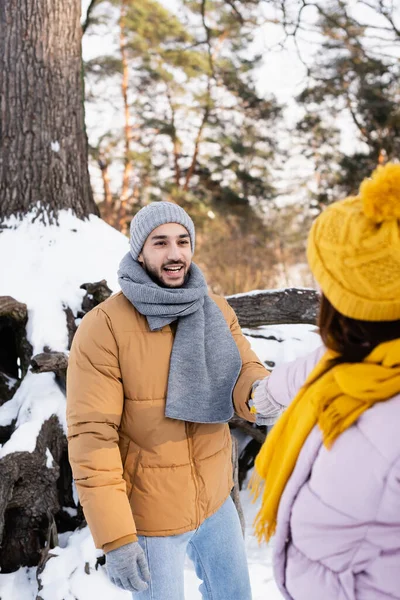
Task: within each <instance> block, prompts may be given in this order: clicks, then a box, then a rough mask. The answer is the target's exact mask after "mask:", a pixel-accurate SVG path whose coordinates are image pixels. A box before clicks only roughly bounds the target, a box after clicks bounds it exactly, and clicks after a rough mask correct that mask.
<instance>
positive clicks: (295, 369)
mask: <svg viewBox="0 0 400 600" xmlns="http://www.w3.org/2000/svg"><path fill="white" fill-rule="evenodd" d="M325 352H326V348H325V346H323V345H322V346H319V347H318V348H317V349H316V350H313V351H312V352H310V353H309V354H306V355H305V356H301V357H300V358H296V360H293V361H291V362H287V363H282V364H281V365H278V366H277V367H275V369H274V370H273V371H272V373H271V375H270V376H269V377H268V380H267V382H266V387H267V393H268V395H269V396H270V397H272V399H273V400H274V401H275V402H276V403H277V404H280V405H281V406H282V407H286V406H289V404H290V403H291V401H292V400H293V398H294V397H295V396H296V395H297V393H298V391H299V390H300V388H301V387H302V385H303V384H304V383H305V381H306V379H307V377H308V376H309V374H310V373H311V371H312V370H313V369H314V367H315V366H316V365H317V363H318V362H319V361H320V360H321V358H322V357H323V355H324V354H325Z"/></svg>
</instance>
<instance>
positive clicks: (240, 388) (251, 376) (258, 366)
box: [226, 303, 269, 423]
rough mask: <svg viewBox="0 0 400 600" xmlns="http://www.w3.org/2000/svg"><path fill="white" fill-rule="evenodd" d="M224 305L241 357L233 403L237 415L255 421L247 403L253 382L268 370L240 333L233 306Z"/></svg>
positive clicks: (266, 373)
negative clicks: (240, 367)
mask: <svg viewBox="0 0 400 600" xmlns="http://www.w3.org/2000/svg"><path fill="white" fill-rule="evenodd" d="M226 307H227V308H226V310H227V311H228V317H229V321H228V322H229V324H230V330H231V333H232V336H233V339H234V340H235V342H236V345H237V347H238V349H239V352H240V356H241V359H242V370H241V371H240V374H239V377H238V380H237V382H236V385H235V389H234V390H233V403H234V406H235V411H236V413H237V414H238V415H239V417H242V418H243V419H246V421H251V422H252V423H255V421H256V416H255V415H253V414H252V413H251V412H250V410H249V407H248V404H247V403H248V401H249V399H250V395H251V391H252V387H253V384H254V383H255V382H256V381H258V380H259V379H263V378H264V377H266V376H267V375H268V374H269V371H267V369H266V368H265V367H264V366H263V364H262V363H261V361H260V360H259V359H258V357H257V355H256V354H255V352H253V350H252V349H251V346H250V343H249V342H248V340H247V339H246V338H245V336H244V335H243V333H242V330H241V328H240V325H239V322H238V319H237V316H236V314H235V311H234V310H233V308H232V307H231V306H230V305H229V304H228V303H226Z"/></svg>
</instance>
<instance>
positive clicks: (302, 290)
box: [227, 287, 315, 299]
mask: <svg viewBox="0 0 400 600" xmlns="http://www.w3.org/2000/svg"><path fill="white" fill-rule="evenodd" d="M285 291H286V288H282V289H279V288H277V289H273V290H252V291H251V292H242V293H240V294H233V295H232V296H227V298H228V299H229V298H242V297H243V296H259V295H260V294H262V295H264V296H265V295H266V294H276V293H279V292H285ZM296 292H297V293H298V294H299V295H301V294H305V293H306V292H315V289H313V288H297V287H296Z"/></svg>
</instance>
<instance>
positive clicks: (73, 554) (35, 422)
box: [0, 211, 320, 600]
mask: <svg viewBox="0 0 400 600" xmlns="http://www.w3.org/2000/svg"><path fill="white" fill-rule="evenodd" d="M7 225H8V227H7V228H5V229H3V230H2V232H1V233H0V257H2V259H1V261H0V296H3V295H4V296H6V295H7V296H12V297H14V298H15V299H16V300H18V301H20V302H23V303H25V304H27V306H28V315H29V320H28V326H27V331H28V339H29V341H30V342H31V344H32V346H33V352H34V354H36V353H39V352H42V351H43V347H44V346H48V347H49V348H51V349H52V350H56V351H61V352H66V351H67V342H68V339H67V338H68V336H67V328H66V320H65V314H64V308H65V307H67V306H68V307H70V308H71V309H72V310H73V312H74V313H75V314H76V313H77V311H78V310H79V309H80V306H81V302H82V298H83V296H84V294H85V292H84V290H81V289H80V285H81V284H82V283H86V282H94V281H99V280H101V279H106V280H107V283H108V285H109V287H110V288H111V289H112V290H113V291H116V290H118V282H117V275H116V273H117V268H118V265H119V262H120V260H121V258H122V256H123V255H124V254H125V253H126V252H127V251H128V242H127V239H126V238H125V237H124V236H123V235H121V234H120V233H118V232H117V231H115V230H114V229H112V228H111V227H109V226H108V225H107V224H106V223H104V222H103V221H102V220H101V219H99V218H97V217H94V216H92V217H91V218H90V219H88V220H86V221H81V220H79V219H77V218H76V217H74V216H73V215H72V214H71V213H70V212H68V211H63V212H61V213H60V215H59V225H58V226H56V225H51V226H50V225H45V224H43V223H41V222H39V221H36V220H35V221H33V215H31V216H28V217H27V218H25V219H24V221H22V222H18V221H16V220H13V219H12V220H10V221H9V222H8V223H7ZM245 334H246V335H247V336H248V339H249V340H250V342H251V344H252V346H253V348H254V350H255V352H256V353H257V354H258V356H259V357H260V359H261V360H263V361H265V362H266V364H267V365H270V364H271V363H274V364H279V363H280V362H284V361H288V360H293V359H294V358H296V357H297V356H300V355H302V354H305V353H306V352H308V351H311V350H312V349H314V348H315V347H316V346H318V345H319V343H320V341H319V337H318V335H317V334H316V332H315V328H314V327H312V326H308V325H295V326H294V325H290V326H283V325H279V326H276V327H275V326H273V327H272V326H270V327H262V328H259V329H257V332H256V335H257V337H254V334H255V332H254V331H251V330H245ZM259 336H261V337H259ZM271 338H272V339H271ZM51 414H56V415H57V416H58V418H59V419H60V422H61V423H62V424H63V426H64V427H65V416H64V414H65V398H64V396H63V394H62V392H61V391H60V389H59V387H58V385H57V384H56V383H55V380H54V376H53V375H52V374H49V373H44V374H39V375H34V374H32V373H28V374H27V376H26V377H25V379H24V381H23V382H22V384H21V386H20V387H19V389H18V391H17V392H16V394H15V395H14V397H13V399H12V400H10V401H9V402H6V403H5V404H4V405H3V406H2V407H0V426H2V425H3V426H4V425H8V424H10V423H11V422H12V421H13V420H14V419H17V425H18V428H17V429H16V431H15V432H14V433H13V435H12V436H11V438H10V440H9V441H7V442H6V443H5V444H4V445H3V446H1V445H0V458H1V457H2V456H4V455H5V454H8V453H9V452H15V451H16V450H25V451H32V450H33V449H34V448H35V444H36V438H37V435H38V433H39V431H40V427H41V425H42V423H43V421H44V420H46V419H47V418H48V417H49V416H50V415H51ZM241 497H242V503H243V507H244V512H245V516H246V522H247V531H246V546H247V554H248V560H249V566H250V576H251V582H252V588H253V600H265V599H267V598H268V600H275V599H278V598H281V596H280V594H279V592H278V590H277V588H276V586H275V583H274V581H273V577H272V569H271V548H270V547H269V546H266V545H262V546H259V545H258V543H257V541H256V539H255V538H254V536H253V533H252V522H253V520H254V517H255V514H256V511H257V504H256V505H254V504H252V503H251V500H250V497H249V492H248V491H247V489H244V490H243V491H242V492H241ZM51 553H52V554H53V555H54V557H53V558H51V559H50V560H49V561H48V563H47V565H46V568H45V570H44V572H43V573H42V575H41V584H42V586H43V587H42V589H41V590H40V597H41V598H42V599H43V600H93V599H95V600H123V599H124V598H125V599H126V600H127V599H128V598H131V595H130V594H129V592H123V591H121V590H118V589H117V588H115V587H114V586H112V585H111V583H109V581H108V579H107V576H106V573H105V571H104V568H103V567H97V568H96V563H97V558H98V557H99V556H101V552H100V551H98V550H96V549H95V547H94V545H93V541H92V538H91V536H90V533H89V531H88V529H87V528H85V529H82V530H79V531H76V532H71V533H66V534H62V535H61V536H60V547H58V548H55V549H54V550H52V551H51ZM198 585H199V582H198V580H197V577H196V574H195V572H194V569H193V568H192V566H191V564H190V562H189V561H188V562H187V565H186V578H185V588H186V598H187V600H200V599H201V595H200V593H199V592H198ZM37 593H38V583H37V580H36V570H35V569H26V568H21V569H20V570H19V571H17V572H16V573H12V574H3V575H1V574H0V599H1V600H35V598H36V595H37Z"/></svg>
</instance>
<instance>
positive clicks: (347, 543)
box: [268, 349, 400, 600]
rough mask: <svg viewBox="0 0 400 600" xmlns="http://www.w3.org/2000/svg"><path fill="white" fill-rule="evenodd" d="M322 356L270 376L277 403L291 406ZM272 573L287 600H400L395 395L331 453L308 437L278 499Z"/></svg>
mask: <svg viewBox="0 0 400 600" xmlns="http://www.w3.org/2000/svg"><path fill="white" fill-rule="evenodd" d="M323 351H324V350H323V349H319V350H317V351H316V352H314V353H312V354H311V355H309V356H307V357H305V358H300V359H297V360H296V361H294V362H293V363H287V364H286V365H281V366H279V367H277V368H276V369H275V370H274V372H273V374H272V375H271V376H270V381H269V387H268V392H269V394H270V395H271V396H272V397H273V398H274V400H275V401H277V402H279V403H280V404H283V405H287V404H289V402H290V401H291V400H292V399H293V397H294V396H295V394H296V393H297V391H298V389H299V388H300V387H301V385H302V384H303V383H304V381H305V379H306V377H307V375H308V374H309V372H310V371H311V370H312V368H313V367H314V366H315V364H316V363H317V361H318V360H319V358H320V357H321V355H322V354H323ZM274 571H275V578H276V581H277V584H278V586H279V588H280V590H281V592H282V594H283V596H284V598H286V599H287V600H381V599H382V600H384V599H385V600H393V599H400V395H397V396H395V397H394V398H392V399H391V400H388V401H386V402H382V403H378V404H376V405H374V406H373V407H372V408H370V409H369V410H368V411H366V412H365V413H364V414H363V415H362V416H361V417H360V418H359V420H358V421H357V423H355V424H354V425H353V426H352V427H351V428H349V429H348V430H347V431H345V432H344V433H343V434H342V435H341V436H340V437H339V438H338V439H337V440H336V442H335V443H334V445H333V447H332V449H331V450H330V451H328V450H327V449H326V448H325V447H324V446H323V444H322V439H321V434H320V432H319V429H318V428H317V427H315V428H314V429H313V430H312V432H311V434H310V435H309V437H308V438H307V440H306V443H305V444H304V446H303V449H302V451H301V453H300V455H299V458H298V461H297V465H296V468H295V470H294V471H293V474H292V476H291V478H290V479H289V481H288V483H287V485H286V488H285V491H284V493H283V496H282V498H281V502H280V506H279V513H278V526H277V532H276V536H275V539H274Z"/></svg>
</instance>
